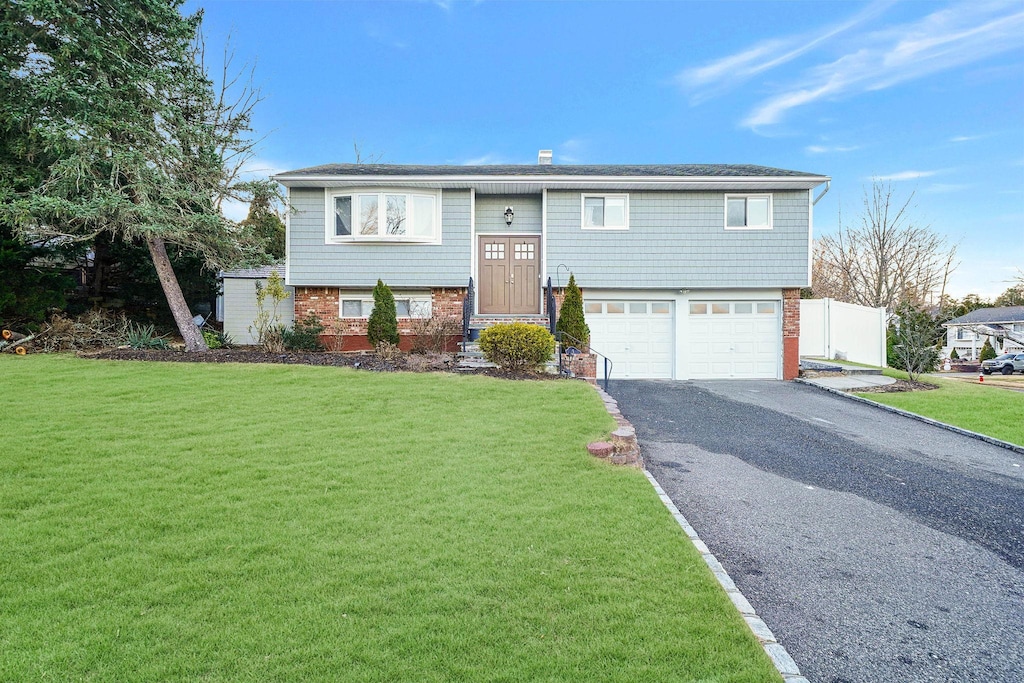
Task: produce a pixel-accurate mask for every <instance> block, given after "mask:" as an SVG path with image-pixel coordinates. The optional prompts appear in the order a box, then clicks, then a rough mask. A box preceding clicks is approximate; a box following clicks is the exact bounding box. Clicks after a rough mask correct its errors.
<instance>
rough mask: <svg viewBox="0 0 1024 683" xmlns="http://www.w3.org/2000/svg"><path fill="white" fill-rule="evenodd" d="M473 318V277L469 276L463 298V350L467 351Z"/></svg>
mask: <svg viewBox="0 0 1024 683" xmlns="http://www.w3.org/2000/svg"><path fill="white" fill-rule="evenodd" d="M472 319H473V278H469V285H468V286H467V287H466V298H465V299H463V300H462V352H463V353H465V352H466V345H467V344H469V322H470V320H472Z"/></svg>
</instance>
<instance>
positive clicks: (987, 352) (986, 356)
mask: <svg viewBox="0 0 1024 683" xmlns="http://www.w3.org/2000/svg"><path fill="white" fill-rule="evenodd" d="M998 355H999V354H998V353H996V350H995V349H994V348H992V342H991V340H989V339H986V340H985V343H984V344H982V345H981V356H980V357H979V358H978V360H992V359H993V358H995V357H996V356H998Z"/></svg>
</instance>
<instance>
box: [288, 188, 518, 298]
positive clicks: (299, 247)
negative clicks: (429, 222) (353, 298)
mask: <svg viewBox="0 0 1024 683" xmlns="http://www.w3.org/2000/svg"><path fill="white" fill-rule="evenodd" d="M290 196H291V204H292V207H293V208H294V209H295V212H294V213H292V214H291V216H290V217H289V237H288V266H289V270H288V280H289V283H290V284H292V285H295V286H336V287H364V288H372V287H373V285H375V284H376V282H377V280H378V279H382V280H384V281H385V282H386V283H387V284H388V285H389V286H391V287H392V288H395V287H459V286H465V284H466V282H467V280H468V279H469V275H470V273H469V271H470V244H469V242H470V193H469V190H445V191H444V192H442V193H441V244H402V243H389V244H379V243H378V244H369V243H359V242H347V243H341V244H327V243H326V240H325V223H324V220H325V217H324V190H323V189H322V188H292V190H291V193H290ZM502 211H504V207H502Z"/></svg>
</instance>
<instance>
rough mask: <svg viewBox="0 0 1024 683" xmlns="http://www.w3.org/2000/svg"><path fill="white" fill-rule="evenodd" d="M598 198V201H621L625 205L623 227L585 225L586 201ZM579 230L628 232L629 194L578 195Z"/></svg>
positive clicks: (599, 193)
mask: <svg viewBox="0 0 1024 683" xmlns="http://www.w3.org/2000/svg"><path fill="white" fill-rule="evenodd" d="M593 197H598V198H600V199H609V198H614V199H622V200H624V203H625V208H624V210H623V214H622V217H623V220H624V221H625V224H624V225H587V199H588V198H593ZM580 228H582V229H583V230H629V193H628V192H620V193H614V194H609V193H607V192H586V193H582V194H581V195H580Z"/></svg>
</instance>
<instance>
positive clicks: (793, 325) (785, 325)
mask: <svg viewBox="0 0 1024 683" xmlns="http://www.w3.org/2000/svg"><path fill="white" fill-rule="evenodd" d="M799 375H800V290H799V289H784V290H782V379H796V378H797V377H798V376H799Z"/></svg>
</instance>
